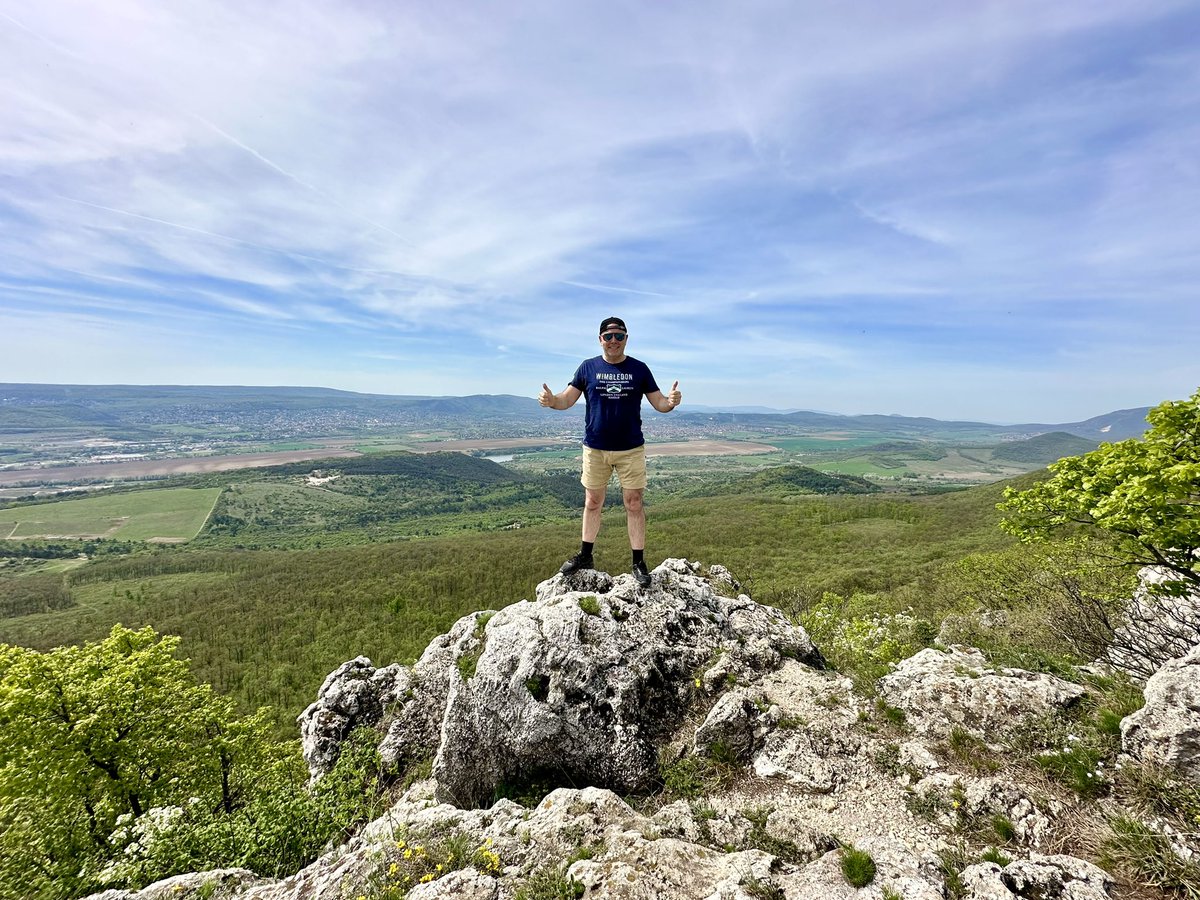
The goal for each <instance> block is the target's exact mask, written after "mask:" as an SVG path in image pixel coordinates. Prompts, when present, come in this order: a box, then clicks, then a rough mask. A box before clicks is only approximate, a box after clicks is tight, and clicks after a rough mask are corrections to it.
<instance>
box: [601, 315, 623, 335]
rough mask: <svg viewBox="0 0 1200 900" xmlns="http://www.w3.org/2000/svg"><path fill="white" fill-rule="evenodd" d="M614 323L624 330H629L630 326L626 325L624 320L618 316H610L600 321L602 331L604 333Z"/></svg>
mask: <svg viewBox="0 0 1200 900" xmlns="http://www.w3.org/2000/svg"><path fill="white" fill-rule="evenodd" d="M614 325H616V326H617V327H618V328H620V329H621V330H622V331H628V330H629V329H628V328H626V327H625V322H624V320H622V319H618V318H617V317H616V316H609V317H608V318H607V319H605V320H604V321H603V322H601V323H600V333H601V334H604V332H605V331H607V330H608V329H609V328H611V327H612V326H614Z"/></svg>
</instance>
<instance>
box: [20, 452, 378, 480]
mask: <svg viewBox="0 0 1200 900" xmlns="http://www.w3.org/2000/svg"><path fill="white" fill-rule="evenodd" d="M353 456H362V454H361V453H358V452H357V451H354V450H332V449H331V450H280V451H277V452H275V453H241V454H237V455H234V456H190V457H186V458H182V459H153V460H139V461H138V462H123V463H95V464H91V465H83V466H58V467H54V468H47V469H6V470H4V471H2V472H0V485H5V484H8V485H11V484H30V485H36V484H61V483H63V482H67V481H127V480H129V479H134V478H165V477H167V476H168V475H195V474H198V473H205V472H228V471H231V470H233V469H254V468H258V467H260V466H278V465H283V464H284V463H293V462H304V461H305V460H309V459H331V458H346V457H353Z"/></svg>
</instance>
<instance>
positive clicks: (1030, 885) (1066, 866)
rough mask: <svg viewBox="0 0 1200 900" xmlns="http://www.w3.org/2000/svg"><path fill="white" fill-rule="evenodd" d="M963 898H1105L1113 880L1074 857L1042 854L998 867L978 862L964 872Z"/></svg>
mask: <svg viewBox="0 0 1200 900" xmlns="http://www.w3.org/2000/svg"><path fill="white" fill-rule="evenodd" d="M960 877H961V878H962V882H963V886H964V887H965V888H966V894H965V895H964V896H965V898H966V900H1015V898H1026V900H1028V898H1045V900H1052V898H1053V900H1108V897H1109V891H1110V890H1111V889H1112V886H1113V880H1112V878H1110V877H1109V875H1108V873H1107V872H1105V871H1104V870H1103V869H1101V868H1099V867H1098V866H1095V865H1092V864H1091V863H1090V862H1086V861H1085V860H1082V859H1076V858H1075V857H1074V856H1062V855H1057V856H1042V855H1040V854H1037V853H1034V854H1031V855H1030V857H1029V859H1021V860H1015V861H1014V862H1011V863H1009V864H1008V865H1007V866H1004V867H1003V868H1001V867H1000V866H998V865H997V864H996V863H979V864H977V865H974V866H969V867H968V868H967V869H966V870H964V871H963V873H962V875H961V876H960Z"/></svg>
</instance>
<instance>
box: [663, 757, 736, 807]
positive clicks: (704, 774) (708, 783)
mask: <svg viewBox="0 0 1200 900" xmlns="http://www.w3.org/2000/svg"><path fill="white" fill-rule="evenodd" d="M721 775H722V773H721V771H720V769H719V767H718V766H717V764H716V763H715V762H714V761H713V760H710V759H707V758H705V757H701V756H685V757H684V758H683V759H681V760H678V761H677V762H673V763H670V764H669V765H666V766H663V768H662V781H663V791H664V792H665V793H666V794H667V796H668V797H676V798H682V799H684V800H692V799H695V798H696V797H700V796H702V795H704V794H710V793H712V792H713V791H714V790H715V789H716V788H717V786H718V785H719V784H720V783H721Z"/></svg>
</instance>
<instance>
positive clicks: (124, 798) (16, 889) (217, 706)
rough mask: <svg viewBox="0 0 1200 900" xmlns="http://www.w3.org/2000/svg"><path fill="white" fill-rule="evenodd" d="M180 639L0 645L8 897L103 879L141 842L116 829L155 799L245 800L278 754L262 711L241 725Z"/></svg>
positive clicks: (0, 793) (0, 825)
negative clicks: (192, 666)
mask: <svg viewBox="0 0 1200 900" xmlns="http://www.w3.org/2000/svg"><path fill="white" fill-rule="evenodd" d="M177 645H178V638H173V637H160V636H158V635H156V634H155V633H154V631H153V630H152V629H150V628H145V629H142V630H140V631H132V630H129V629H126V628H123V627H122V626H120V625H117V626H114V628H113V629H112V632H111V633H110V634H109V636H108V637H107V638H105V639H104V640H102V641H99V642H96V643H89V644H84V645H82V646H68V647H60V648H58V649H55V650H52V651H50V652H48V653H39V652H37V651H34V650H28V649H25V648H20V647H12V646H7V645H0V733H3V734H4V740H3V741H2V742H0V860H2V861H0V897H6V898H7V897H25V896H43V897H69V896H76V895H77V894H79V893H80V892H83V891H85V890H87V889H90V888H93V887H96V886H98V885H99V884H101V882H102V879H101V875H100V873H101V871H102V870H103V869H105V868H106V867H107V866H108V865H109V864H110V863H111V862H112V861H113V860H115V859H117V858H118V857H119V856H120V855H121V854H122V853H123V852H124V851H125V850H126V847H127V844H128V843H129V842H130V841H132V840H133V839H134V838H133V836H132V831H131V829H129V828H122V827H120V826H121V825H123V824H124V823H130V822H136V821H137V820H139V819H141V818H142V817H144V816H146V815H147V813H149V812H150V811H151V810H152V809H154V808H155V807H160V808H161V807H166V806H171V805H179V804H185V803H190V804H192V805H199V806H201V807H203V808H205V809H208V810H211V811H214V812H225V813H228V812H231V811H232V810H234V809H235V808H238V807H239V806H240V805H242V804H243V803H244V801H245V796H246V794H247V790H248V789H249V788H251V787H252V786H253V784H254V783H255V781H256V779H259V778H261V770H262V768H263V765H264V757H265V756H267V757H269V756H270V755H271V753H270V751H269V747H270V744H269V741H268V738H267V736H268V734H269V722H268V718H267V716H266V713H265V711H260V712H259V713H258V714H257V715H255V716H251V717H247V718H243V719H237V718H236V717H235V715H234V708H233V701H232V700H230V699H228V698H225V697H220V696H218V695H216V694H214V693H213V691H212V689H211V688H210V687H209V686H208V685H202V684H199V683H197V682H196V680H195V679H194V678H193V677H192V675H191V673H190V671H189V669H188V664H187V662H186V661H184V660H181V659H178V658H176V656H175V651H176V649H177ZM275 756H278V753H276V754H275Z"/></svg>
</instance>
